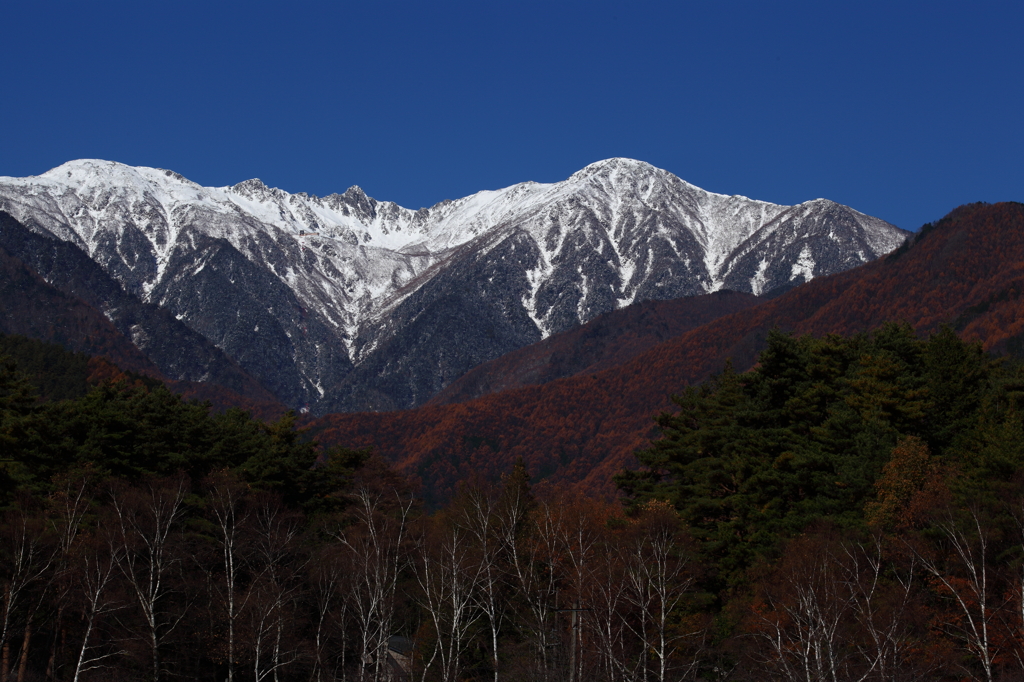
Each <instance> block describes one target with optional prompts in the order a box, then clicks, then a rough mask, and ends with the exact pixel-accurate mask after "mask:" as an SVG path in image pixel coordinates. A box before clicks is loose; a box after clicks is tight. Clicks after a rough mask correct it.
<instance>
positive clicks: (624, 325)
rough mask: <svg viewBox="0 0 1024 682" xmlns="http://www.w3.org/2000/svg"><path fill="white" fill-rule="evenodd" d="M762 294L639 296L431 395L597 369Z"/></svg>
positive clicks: (479, 392)
mask: <svg viewBox="0 0 1024 682" xmlns="http://www.w3.org/2000/svg"><path fill="white" fill-rule="evenodd" d="M759 300H760V299H758V298H757V297H756V296H754V295H752V294H746V293H741V292H738V291H719V292H715V293H713V294H709V295H707V296H690V297H687V298H677V299H673V300H670V301H643V302H641V303H636V304H634V305H631V306H628V307H626V308H622V309H620V310H613V311H612V312H609V313H605V314H603V315H601V316H599V317H597V318H596V319H594V320H591V321H590V322H588V323H587V324H585V325H582V326H580V327H576V328H575V329H570V330H569V331H566V332H562V333H561V334H554V335H552V336H549V337H548V338H546V339H544V340H543V341H540V342H539V343H535V344H532V345H530V346H527V347H525V348H520V349H519V350H515V351H512V352H511V353H506V354H505V355H502V356H501V357H500V358H497V359H495V360H491V361H490V362H485V363H484V364H482V365H480V366H479V367H476V368H474V369H473V370H471V371H470V372H468V373H467V374H465V375H463V376H462V377H461V378H459V379H458V380H456V381H455V382H453V383H452V384H451V385H450V386H448V387H447V388H446V389H444V390H443V391H441V392H440V393H438V394H437V395H436V396H434V397H433V398H432V399H431V400H430V401H429V404H431V405H444V404H447V403H460V402H465V401H467V400H472V399H473V398H479V397H481V396H484V395H487V394H488V393H497V392H498V391H504V390H507V389H510V388H521V387H523V386H533V385H537V384H545V383H547V382H549V381H554V380H555V379H562V378H564V377H570V376H577V375H580V374H596V373H597V372H600V371H602V370H605V369H609V368H611V367H617V366H618V365H622V364H624V363H626V362H628V361H630V360H632V359H633V358H635V357H636V356H637V355H640V354H641V353H643V352H644V351H647V350H650V349H651V348H653V347H654V346H656V345H658V344H659V343H662V342H663V341H668V340H669V339H671V338H674V337H676V336H679V335H680V334H683V333H684V332H688V331H690V330H691V329H695V328H697V327H700V326H702V325H705V324H707V323H708V322H711V321H712V320H714V319H717V318H719V317H723V316H725V315H729V314H731V313H735V312H737V311H740V310H745V309H746V308H750V307H753V306H755V305H757V303H758V302H759Z"/></svg>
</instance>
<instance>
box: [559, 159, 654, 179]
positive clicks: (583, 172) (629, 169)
mask: <svg viewBox="0 0 1024 682" xmlns="http://www.w3.org/2000/svg"><path fill="white" fill-rule="evenodd" d="M659 171H660V169H658V168H656V167H654V166H652V165H651V164H649V163H647V162H646V161H637V160H636V159H627V158H624V157H620V156H616V157H612V158H610V159H603V160H601V161H595V162H594V163H591V164H589V165H587V166H584V167H583V168H581V169H580V170H578V171H576V172H575V173H573V174H572V175H570V176H569V179H570V180H574V179H578V180H582V179H586V178H590V177H593V176H595V175H610V174H613V173H629V174H635V173H640V174H649V173H657V172H659ZM660 172H665V171H660Z"/></svg>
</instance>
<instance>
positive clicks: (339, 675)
mask: <svg viewBox="0 0 1024 682" xmlns="http://www.w3.org/2000/svg"><path fill="white" fill-rule="evenodd" d="M58 364H59V363H58ZM73 364H74V363H70V365H69V366H71V365H73ZM1022 400H1024V374H1022V372H1021V370H1020V369H1019V368H1018V367H1017V366H1015V365H1012V364H1010V363H1007V362H1004V361H1001V360H999V359H996V358H993V357H990V356H989V355H987V354H985V353H984V352H982V351H981V349H980V348H979V347H978V346H976V345H972V344H968V343H965V342H963V341H962V340H960V339H959V338H958V337H957V336H956V335H955V334H954V333H952V331H950V330H948V329H944V330H941V331H940V332H938V333H936V334H934V335H932V336H931V337H930V338H927V339H922V338H919V337H918V336H917V335H915V334H914V333H913V332H912V330H910V329H909V328H907V327H905V326H900V325H888V326H886V327H884V328H882V329H881V330H879V331H877V332H875V333H873V334H863V335H858V336H854V337H838V336H830V337H825V338H822V339H814V338H811V337H801V338H797V337H792V336H789V335H786V334H781V333H773V334H772V335H771V337H770V338H769V341H768V347H767V349H766V350H765V351H764V352H763V353H762V355H761V357H760V362H759V364H758V366H757V367H755V369H754V370H752V371H750V372H748V373H745V374H737V373H734V372H732V371H731V370H729V369H728V368H727V369H726V371H725V372H723V373H722V374H721V375H719V376H718V377H716V378H715V379H714V380H712V381H711V382H708V383H706V384H704V385H702V386H698V387H692V388H687V389H686V390H685V391H684V392H683V393H682V394H680V395H679V396H676V397H675V402H676V404H677V406H678V408H679V409H678V410H676V411H674V412H672V413H665V414H662V415H660V416H659V417H658V419H657V423H658V428H659V435H658V437H657V438H656V439H655V440H654V441H653V442H652V444H651V447H649V448H647V449H645V450H642V451H640V452H638V453H637V459H638V461H639V464H640V466H639V468H637V469H635V470H632V471H626V472H623V473H622V474H621V476H620V477H619V479H618V482H619V485H620V486H621V489H622V491H623V497H622V500H621V501H604V500H595V499H590V498H587V497H586V496H584V495H581V494H579V493H578V492H575V491H573V490H571V489H562V490H555V491H550V492H548V493H547V494H545V495H544V496H542V497H536V496H535V495H534V493H533V491H532V490H531V487H530V473H529V472H528V471H527V470H526V467H525V465H523V463H522V462H521V461H520V462H519V463H518V464H517V465H516V466H515V467H513V469H512V470H510V471H508V472H506V473H505V474H504V475H503V476H501V477H500V479H498V480H487V479H485V478H483V477H479V476H473V475H467V476H466V477H465V480H464V481H463V482H462V484H460V486H459V487H458V489H457V491H456V492H455V494H454V495H453V496H452V497H451V498H450V499H448V500H447V501H445V502H444V503H443V504H441V505H439V506H438V507H436V508H433V509H427V508H426V507H425V506H424V505H423V503H422V502H421V501H420V495H419V494H418V491H417V490H416V486H415V484H414V483H413V482H411V481H410V480H408V479H407V478H405V477H403V476H401V475H400V474H398V473H397V472H395V471H394V470H393V469H391V468H390V467H389V466H388V465H387V464H386V463H385V462H384V461H382V460H381V459H380V458H378V457H374V456H372V455H371V454H370V453H369V452H367V451H353V450H344V449H337V450H334V451H331V452H321V451H319V450H318V449H317V447H316V445H315V444H314V443H312V442H309V441H307V440H305V439H304V437H303V435H302V434H301V433H300V432H299V431H297V430H296V429H295V425H294V417H293V416H291V415H289V416H286V417H285V418H283V419H281V420H279V421H278V422H276V423H272V424H263V423H261V422H257V421H255V420H253V419H251V418H249V417H248V415H246V414H244V413H241V412H239V411H228V412H225V413H222V414H212V413H211V411H210V410H209V407H208V406H206V405H202V404H195V403H187V402H183V401H182V400H181V399H179V398H178V397H177V396H173V395H172V394H170V393H169V392H167V391H166V389H164V388H163V387H162V386H160V385H158V384H155V383H154V382H146V381H144V380H142V379H140V378H138V377H127V380H123V381H121V382H120V383H113V384H111V383H107V384H103V385H101V386H98V387H94V388H92V389H91V390H89V391H88V392H87V393H85V395H82V396H81V397H77V398H73V399H65V400H51V401H41V400H39V398H38V397H37V395H36V394H35V393H34V391H33V389H32V387H31V385H30V384H29V383H28V381H27V380H26V379H25V378H24V376H23V375H21V374H19V373H18V371H17V368H16V367H15V365H14V364H13V363H12V362H10V361H5V362H3V363H0V442H2V444H3V448H4V453H5V455H4V460H5V461H4V463H3V465H2V466H3V471H2V475H3V478H2V480H0V483H2V487H0V494H2V495H3V505H4V506H3V524H2V528H0V530H2V533H3V537H4V539H3V542H2V543H0V547H2V550H0V551H2V557H0V560H2V571H3V573H2V580H3V587H4V593H3V605H2V623H0V626H2V633H0V634H2V639H0V642H2V649H0V682H7V681H8V680H11V681H12V682H13V680H18V682H28V681H31V680H51V679H52V680H76V681H77V680H90V679H103V680H117V679H132V680H135V679H152V680H154V681H156V680H170V679H177V678H182V677H184V678H188V679H197V680H202V679H208V680H231V681H232V682H234V680H239V681H242V680H246V681H248V680H255V681H262V680H275V681H277V680H317V681H320V680H359V681H363V680H392V679H406V680H413V679H415V680H424V681H427V680H445V681H449V680H450V681H455V680H494V681H495V682H498V681H499V680H509V681H515V680H569V681H571V682H577V681H581V680H608V681H610V682H611V681H614V682H618V681H622V682H627V681H641V680H642V681H644V682H654V681H655V680H657V681H659V682H660V681H664V680H707V681H710V680H763V679H772V680H797V679H800V680H833V681H836V682H839V681H847V680H850V681H852V680H858V681H859V680H865V681H867V680H893V681H895V680H924V679H927V680H963V679H978V680H999V679H1014V678H1018V677H1019V676H1021V675H1022V674H1024V550H1022V548H1024V478H1022V477H1021V475H1020V471H1021V465H1022V463H1024V448H1022V446H1024V439H1022V438H1021V436H1022V434H1024V420H1022V416H1021V415H1022V411H1021V407H1022ZM623 502H624V504H623Z"/></svg>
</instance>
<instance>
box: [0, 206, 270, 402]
mask: <svg viewBox="0 0 1024 682" xmlns="http://www.w3.org/2000/svg"><path fill="white" fill-rule="evenodd" d="M69 248H70V249H72V250H71V251H70V252H67V253H65V252H64V249H69ZM75 251H76V250H74V249H73V247H69V246H68V245H66V244H63V243H61V242H57V241H55V240H51V239H46V238H45V237H42V236H39V235H34V234H31V233H30V232H28V231H27V230H26V229H25V228H24V227H23V226H22V225H21V224H20V223H18V222H17V221H15V220H14V219H13V218H11V217H10V216H8V215H7V214H5V213H3V212H2V211H0V333H2V334H8V335H20V336H24V337H26V338H30V339H36V340H39V341H44V342H48V343H54V344H58V345H60V346H62V347H64V348H66V349H68V350H71V351H74V352H79V353H84V354H86V355H89V356H95V362H94V363H93V364H94V365H95V366H94V368H93V369H94V374H95V376H96V377H97V380H100V379H109V378H116V377H117V376H119V374H120V373H121V372H122V371H127V372H134V373H137V374H141V375H144V376H149V377H152V378H154V379H158V380H160V381H162V382H164V383H165V384H167V386H168V387H169V388H170V389H171V390H172V391H174V392H176V393H179V394H182V395H183V396H184V397H186V398H188V399H196V400H209V401H210V402H211V403H212V404H213V405H214V406H215V407H217V408H218V409H223V408H226V407H241V408H243V409H248V410H251V411H252V412H253V414H255V415H258V416H260V417H261V418H274V417H276V416H279V415H280V414H281V413H282V412H283V411H284V409H285V408H284V406H283V405H281V404H280V403H279V402H278V401H277V400H276V399H275V398H274V396H273V395H272V394H271V393H270V392H269V391H267V390H266V389H264V388H263V387H262V386H260V384H259V383H258V382H256V381H255V380H254V379H252V377H249V376H248V375H246V374H245V372H244V371H242V370H241V369H239V368H238V367H237V366H236V365H234V363H232V362H231V360H230V359H228V358H227V357H225V356H224V355H223V354H222V353H220V351H218V350H217V349H216V348H213V347H212V346H211V345H210V344H209V342H207V341H206V340H205V339H202V337H198V336H197V335H196V334H194V333H193V332H191V331H190V330H188V329H187V328H186V327H184V325H182V324H181V323H180V322H179V321H178V320H175V319H174V318H173V317H172V316H170V315H169V313H167V312H166V311H162V310H160V309H158V308H156V307H155V306H150V305H147V304H144V303H142V302H140V301H139V300H138V299H137V298H135V297H134V296H132V295H130V294H127V293H126V292H124V291H123V290H122V289H121V288H120V286H119V285H118V284H117V282H115V281H113V280H111V279H110V278H109V277H108V276H107V275H106V274H105V273H103V271H102V270H101V269H100V268H99V267H98V266H97V265H96V264H95V263H93V262H92V261H91V260H89V259H88V258H87V257H86V256H85V255H84V254H81V253H76V252H75ZM12 252H13V253H12ZM26 260H28V261H30V262H31V263H33V264H35V265H38V266H39V267H41V268H43V269H44V271H46V272H47V275H48V278H49V280H50V281H49V282H48V281H47V279H44V277H43V276H42V275H40V273H39V272H38V270H37V269H36V268H35V267H32V265H30V264H29V263H26V262H25V261H26ZM80 292H81V293H84V294H85V295H86V296H88V297H89V300H84V299H83V298H81V297H79V296H78V293H80ZM104 310H107V311H108V313H109V317H108V316H107V315H105V314H104ZM137 344H138V345H142V347H143V348H144V349H145V351H146V353H144V352H143V351H142V350H140V349H139V347H138V345H137ZM153 358H156V359H157V360H159V361H161V362H160V363H159V364H158V363H156V362H154V361H153ZM100 359H103V360H105V361H106V364H107V365H109V367H107V366H106V365H105V364H104V362H101V361H100ZM166 369H172V370H173V369H178V370H185V373H186V376H191V377H192V378H193V379H195V380H188V379H185V380H174V379H170V378H168V376H167V373H166V372H165V371H164V370H166Z"/></svg>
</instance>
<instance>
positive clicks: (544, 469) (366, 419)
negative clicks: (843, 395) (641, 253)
mask: <svg viewBox="0 0 1024 682" xmlns="http://www.w3.org/2000/svg"><path fill="white" fill-rule="evenodd" d="M743 296H744V295H743V294H731V295H725V296H724V297H723V294H722V293H718V294H712V295H705V296H698V297H693V298H687V299H679V300H676V301H666V302H656V303H648V304H645V306H642V307H640V308H639V309H635V308H634V309H627V310H618V311H613V312H611V313H607V314H606V315H605V316H603V317H601V318H598V319H596V320H593V321H591V322H589V323H588V324H586V325H584V326H583V327H581V328H580V329H578V330H573V331H570V332H566V333H564V335H559V336H556V337H552V338H550V339H547V340H546V341H545V342H543V343H540V344H535V345H533V346H530V347H528V348H524V349H522V350H521V351H519V352H517V353H513V354H510V355H507V356H505V357H502V358H499V359H496V360H494V361H491V362H488V363H485V364H483V365H481V366H480V367H478V368H476V369H475V370H474V371H473V372H471V373H469V374H467V375H466V376H465V377H464V378H463V379H462V380H461V381H460V382H456V383H454V384H453V385H452V386H450V387H449V388H448V389H447V390H446V391H445V392H443V393H441V394H440V395H439V396H437V398H436V399H435V400H434V401H433V402H432V404H428V405H425V406H423V407H420V408H417V409H414V410H406V411H401V412H389V413H363V414H332V415H327V416H324V417H322V418H319V419H317V420H314V421H311V422H310V423H309V424H308V425H309V427H310V428H311V429H312V432H313V434H314V435H315V436H316V437H317V438H318V439H319V440H321V441H322V442H324V443H344V444H346V445H348V446H350V447H364V446H372V447H373V448H374V449H375V450H376V451H377V452H379V453H381V454H382V455H384V456H385V457H386V458H389V459H391V460H392V461H395V462H397V463H399V465H400V466H401V468H402V470H403V471H405V472H406V473H408V474H410V475H412V476H414V477H416V478H418V479H419V480H420V481H422V483H423V488H424V490H425V491H428V493H429V495H430V496H433V499H435V500H443V499H445V498H446V497H447V496H448V495H450V494H451V493H452V491H453V490H454V489H455V486H456V485H457V483H458V482H459V481H461V480H464V479H465V477H466V476H467V472H469V471H472V472H475V473H476V474H478V475H480V476H483V477H485V478H497V477H498V476H500V475H501V474H502V473H503V472H506V471H509V470H510V469H511V467H512V465H513V463H514V462H515V461H516V460H517V459H518V458H522V459H523V461H524V462H526V464H527V467H528V468H529V470H530V472H531V473H532V474H533V476H534V478H535V480H536V481H539V482H540V485H542V486H573V487H574V488H577V489H580V490H585V491H588V492H590V493H592V494H597V495H613V494H614V490H615V489H614V485H613V484H612V477H613V476H614V475H615V474H616V473H618V472H619V471H621V470H622V469H623V468H624V467H629V466H632V465H635V461H634V460H633V456H632V453H633V452H634V451H635V450H636V449H638V448H641V447H645V446H647V445H648V444H649V443H650V440H651V439H652V438H653V437H656V436H657V435H658V433H657V430H656V429H655V423H654V420H653V419H652V417H653V416H654V415H656V414H657V413H658V412H660V411H665V410H668V411H671V410H672V409H673V408H674V405H673V403H672V402H671V399H670V397H671V395H673V394H677V393H679V392H681V391H682V390H683V388H684V387H686V386H688V385H694V384H697V383H700V382H702V381H704V380H705V379H707V378H708V377H709V376H710V375H712V374H713V373H715V372H719V371H722V369H723V368H724V366H725V363H726V362H731V364H732V366H733V367H734V368H735V369H736V370H737V371H743V370H746V369H748V368H750V367H751V366H753V364H754V363H755V362H756V360H757V354H758V353H759V352H760V351H761V350H762V349H763V347H764V345H763V344H764V341H765V339H766V337H767V336H768V334H769V332H770V331H771V330H772V329H779V330H782V331H785V332H791V333H794V334H812V335H815V336H822V335H826V334H843V335H851V334H859V333H869V332H871V331H872V330H875V329H877V328H879V327H880V326H881V325H883V324H884V323H886V322H895V323H902V324H909V325H911V326H912V327H913V328H914V329H916V330H917V331H918V333H920V334H925V335H926V334H930V333H933V332H935V331H937V330H939V328H940V327H941V326H942V325H944V324H945V325H949V326H950V327H952V329H953V330H954V331H956V332H957V333H958V334H960V335H961V336H962V337H964V338H965V339H967V340H970V341H974V342H977V343H979V344H981V345H982V347H983V348H984V349H985V350H987V351H990V352H992V353H995V354H997V355H999V354H1003V355H1007V354H1008V355H1011V356H1017V357H1024V204H1020V203H1000V204H991V205H990V204H972V205H967V206H962V207H960V208H958V209H956V210H954V211H953V212H952V213H950V214H949V215H947V216H946V217H944V218H943V219H941V220H938V221H936V222H934V223H930V224H928V225H925V226H924V227H922V228H921V230H920V231H918V233H916V234H915V235H914V236H913V238H912V239H910V240H908V241H907V242H906V243H904V245H903V246H901V247H900V248H898V249H897V250H895V251H894V252H892V253H890V254H889V255H887V256H886V257H884V258H881V259H878V260H875V261H873V262H870V263H867V264H864V265H862V266H860V267H857V268H854V269H851V270H848V271H846V272H842V273H838V274H834V275H830V276H825V277H817V278H815V279H814V280H813V281H811V282H809V283H807V284H804V285H802V286H799V287H796V288H794V289H792V290H790V291H788V292H786V293H784V294H782V295H780V296H778V297H775V298H772V299H770V300H757V299H753V297H750V298H751V299H753V300H747V301H744V300H743ZM732 297H736V298H735V300H733V301H730V300H729V299H730V298H732ZM716 308H718V310H719V311H721V312H723V313H724V314H721V315H716V314H715V309H716ZM729 308H731V310H730V309H729ZM702 315H708V316H709V317H711V318H712V319H710V321H708V322H706V323H701V316H702ZM688 321H689V322H688ZM663 336H665V337H667V338H665V339H664V340H660V339H661V338H662V337H663ZM560 337H561V338H560ZM571 348H577V349H579V351H580V352H579V353H578V355H574V354H572V353H570V351H569V349H571ZM492 391H493V392H492Z"/></svg>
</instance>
